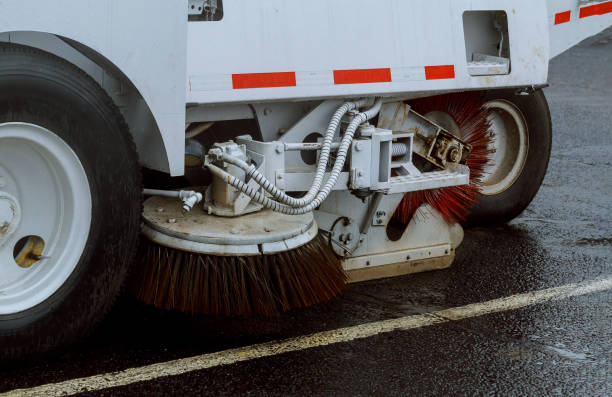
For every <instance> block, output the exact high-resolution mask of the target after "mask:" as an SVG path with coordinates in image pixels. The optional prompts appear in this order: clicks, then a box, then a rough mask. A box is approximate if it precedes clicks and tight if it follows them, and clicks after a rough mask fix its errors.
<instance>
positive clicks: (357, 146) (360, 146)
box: [355, 142, 363, 152]
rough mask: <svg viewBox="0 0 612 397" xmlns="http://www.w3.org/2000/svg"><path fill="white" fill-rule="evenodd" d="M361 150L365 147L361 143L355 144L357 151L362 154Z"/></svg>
mask: <svg viewBox="0 0 612 397" xmlns="http://www.w3.org/2000/svg"><path fill="white" fill-rule="evenodd" d="M361 149H363V145H362V144H361V142H357V143H355V150H356V151H358V152H361Z"/></svg>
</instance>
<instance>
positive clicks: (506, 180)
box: [482, 100, 529, 195]
mask: <svg viewBox="0 0 612 397" xmlns="http://www.w3.org/2000/svg"><path fill="white" fill-rule="evenodd" d="M485 107H487V108H489V109H490V110H491V115H490V116H489V122H490V123H491V130H492V131H493V135H494V140H493V145H494V147H495V153H494V154H493V159H492V162H491V165H490V166H489V167H487V169H486V170H485V176H484V177H483V179H482V193H483V194H486V195H494V194H499V193H502V192H504V191H506V190H507V189H508V188H509V187H510V186H512V184H513V183H514V182H515V181H516V179H517V178H518V177H519V175H521V172H522V171H523V167H524V166H525V160H526V159H527V152H528V151H529V134H528V129H527V122H526V121H525V117H524V116H523V114H522V113H521V111H520V110H519V109H518V108H517V107H516V106H515V105H514V104H512V103H510V102H508V101H504V100H495V101H489V102H487V103H486V104H485Z"/></svg>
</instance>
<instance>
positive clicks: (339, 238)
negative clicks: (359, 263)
mask: <svg viewBox="0 0 612 397" xmlns="http://www.w3.org/2000/svg"><path fill="white" fill-rule="evenodd" d="M338 240H340V241H342V242H344V240H345V236H344V234H341V235H340V237H338Z"/></svg>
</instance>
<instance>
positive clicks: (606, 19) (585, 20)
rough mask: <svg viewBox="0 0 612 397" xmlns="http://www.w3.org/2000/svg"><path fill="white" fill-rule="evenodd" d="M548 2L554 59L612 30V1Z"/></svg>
mask: <svg viewBox="0 0 612 397" xmlns="http://www.w3.org/2000/svg"><path fill="white" fill-rule="evenodd" d="M547 1H548V23H549V27H550V57H551V58H553V57H556V56H557V55H559V54H560V53H562V52H563V51H565V50H567V49H569V48H571V47H572V46H574V45H576V44H578V43H579V42H580V41H582V40H584V39H585V38H587V37H590V36H592V35H595V34H597V33H599V32H601V31H602V30H604V29H606V28H608V27H610V26H612V1H610V0H599V1H584V0H547ZM592 14H596V15H592Z"/></svg>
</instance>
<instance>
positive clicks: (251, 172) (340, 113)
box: [221, 99, 367, 208]
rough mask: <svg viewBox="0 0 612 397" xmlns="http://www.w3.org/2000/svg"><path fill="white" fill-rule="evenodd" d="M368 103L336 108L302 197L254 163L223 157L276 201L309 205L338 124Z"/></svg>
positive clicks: (327, 157)
mask: <svg viewBox="0 0 612 397" xmlns="http://www.w3.org/2000/svg"><path fill="white" fill-rule="evenodd" d="M366 103H367V100H366V99H361V100H358V101H355V102H346V103H344V104H343V105H342V106H340V107H339V108H338V109H337V110H336V112H335V113H334V115H333V116H332V118H331V120H330V122H329V125H328V127H327V132H326V133H325V137H324V141H323V144H322V148H321V155H320V156H319V163H318V165H317V171H316V173H315V177H314V180H313V183H312V185H311V187H310V189H309V190H308V192H307V193H306V194H305V195H304V196H303V197H301V198H295V197H291V196H289V195H287V194H286V193H285V192H283V191H282V190H280V189H278V188H277V187H276V186H275V185H274V184H273V183H272V182H270V181H269V180H268V179H267V178H266V177H265V176H264V175H263V174H261V173H260V172H259V171H257V169H256V168H255V166H253V165H249V164H247V163H246V162H244V161H242V160H240V159H238V158H236V157H233V156H230V155H227V154H221V159H222V160H223V161H226V162H228V163H230V164H233V165H235V166H237V167H239V168H241V169H242V170H244V171H245V172H246V174H247V176H248V177H250V178H252V179H254V180H255V182H257V184H259V185H260V186H261V187H263V188H264V189H265V190H266V191H267V192H268V193H270V194H271V195H272V197H274V199H275V200H276V201H279V202H281V203H283V204H287V205H289V206H291V207H294V208H299V207H303V206H306V205H309V204H310V203H312V201H313V200H314V197H315V196H316V194H317V193H319V190H320V188H321V184H322V182H323V177H324V176H325V169H326V168H327V162H328V161H329V154H330V152H331V146H332V141H333V139H334V136H335V135H336V131H337V130H338V126H339V125H340V121H341V120H342V117H344V115H345V114H346V113H348V112H349V111H351V110H353V109H357V108H359V107H361V106H364V105H365V104H366Z"/></svg>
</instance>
